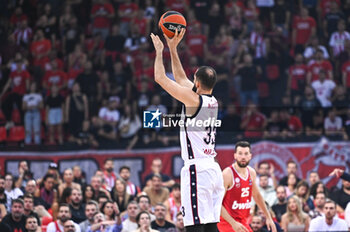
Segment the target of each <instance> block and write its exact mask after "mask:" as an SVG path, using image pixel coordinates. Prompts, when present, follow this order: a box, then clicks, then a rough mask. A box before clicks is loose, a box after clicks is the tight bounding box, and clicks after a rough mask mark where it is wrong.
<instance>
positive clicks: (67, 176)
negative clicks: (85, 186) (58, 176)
mask: <svg viewBox="0 0 350 232" xmlns="http://www.w3.org/2000/svg"><path fill="white" fill-rule="evenodd" d="M68 187H69V188H71V189H73V188H77V189H81V187H80V185H79V184H77V183H74V182H73V171H72V169H71V168H67V169H65V170H64V171H63V183H61V184H60V185H59V186H58V194H59V196H61V195H62V192H63V190H64V189H65V188H68Z"/></svg>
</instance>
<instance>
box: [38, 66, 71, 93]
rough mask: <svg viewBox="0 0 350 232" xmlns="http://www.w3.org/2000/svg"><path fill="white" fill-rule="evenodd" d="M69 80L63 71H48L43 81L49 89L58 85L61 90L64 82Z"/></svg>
mask: <svg viewBox="0 0 350 232" xmlns="http://www.w3.org/2000/svg"><path fill="white" fill-rule="evenodd" d="M66 80H67V74H66V73H65V72H63V71H62V70H49V71H46V73H45V76H44V81H43V86H44V87H46V88H47V89H49V88H51V86H53V85H56V86H58V87H59V88H60V87H62V86H63V85H64V82H65V81H66Z"/></svg>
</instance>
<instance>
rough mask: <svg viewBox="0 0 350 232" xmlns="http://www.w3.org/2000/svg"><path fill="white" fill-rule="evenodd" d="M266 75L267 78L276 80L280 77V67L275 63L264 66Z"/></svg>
mask: <svg viewBox="0 0 350 232" xmlns="http://www.w3.org/2000/svg"><path fill="white" fill-rule="evenodd" d="M266 75H267V78H268V79H269V80H277V79H278V78H279V77H280V69H279V67H278V65H277V64H269V65H267V66H266Z"/></svg>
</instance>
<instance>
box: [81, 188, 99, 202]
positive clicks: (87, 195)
mask: <svg viewBox="0 0 350 232" xmlns="http://www.w3.org/2000/svg"><path fill="white" fill-rule="evenodd" d="M83 199H84V203H87V202H89V201H90V200H97V197H95V192H94V189H93V187H92V186H91V185H90V184H89V185H86V187H85V188H84V192H83Z"/></svg>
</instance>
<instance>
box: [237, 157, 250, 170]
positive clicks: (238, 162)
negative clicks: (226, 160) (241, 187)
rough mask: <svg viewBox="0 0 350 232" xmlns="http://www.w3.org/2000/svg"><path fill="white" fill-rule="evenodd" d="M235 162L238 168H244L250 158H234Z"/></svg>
mask: <svg viewBox="0 0 350 232" xmlns="http://www.w3.org/2000/svg"><path fill="white" fill-rule="evenodd" d="M236 162H237V164H238V166H239V167H240V168H245V167H247V166H248V165H249V162H250V160H245V159H242V160H238V159H236Z"/></svg>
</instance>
